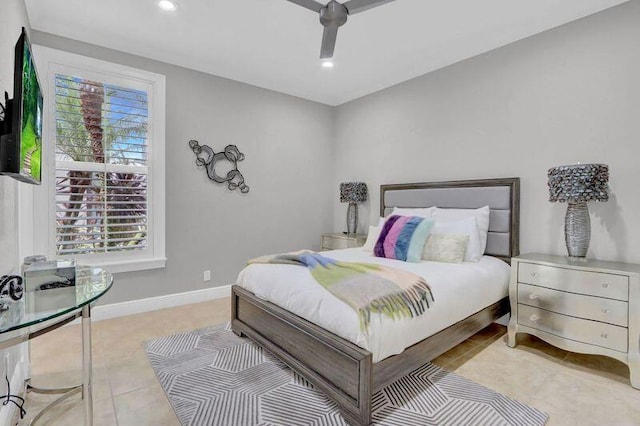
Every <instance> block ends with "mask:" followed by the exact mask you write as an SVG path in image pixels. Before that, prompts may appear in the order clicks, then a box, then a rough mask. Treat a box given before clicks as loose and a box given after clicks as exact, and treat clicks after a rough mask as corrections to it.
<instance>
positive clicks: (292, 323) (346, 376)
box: [231, 178, 520, 425]
mask: <svg viewBox="0 0 640 426" xmlns="http://www.w3.org/2000/svg"><path fill="white" fill-rule="evenodd" d="M490 186H508V187H509V188H510V214H511V216H510V223H509V231H510V237H511V238H510V243H509V245H510V247H509V251H510V256H517V255H518V234H519V202H520V201H519V186H520V181H519V179H518V178H506V179H488V180H473V181H452V182H430V183H417V184H402V185H382V186H381V187H380V214H381V215H384V210H385V205H384V199H385V198H384V195H385V192H386V191H388V190H394V191H397V190H404V189H408V190H411V189H422V188H466V187H490ZM425 207H428V206H425ZM510 256H499V257H501V258H502V259H503V260H505V261H509V258H510ZM508 312H509V301H508V297H505V298H504V299H502V300H500V301H498V302H496V303H494V304H493V305H491V306H488V307H486V308H485V309H482V310H481V311H479V312H476V313H475V314H473V315H471V316H469V317H467V318H465V319H464V320H462V321H460V322H458V323H455V324H453V325H451V326H450V327H448V328H446V329H444V330H442V331H440V332H438V333H436V334H434V335H432V336H430V337H428V338H426V339H424V340H422V341H420V342H418V343H416V344H415V345H413V346H411V347H409V348H407V349H405V351H404V352H402V353H400V354H398V355H394V356H391V357H389V358H386V359H384V360H382V361H380V362H377V363H373V362H372V354H371V352H369V351H367V350H366V349H363V348H360V347H359V346H356V345H355V344H353V343H351V342H349V341H348V340H345V339H343V338H341V337H339V336H336V335H335V334H333V333H331V332H329V331H327V330H325V329H323V328H322V327H319V326H317V325H315V324H313V323H311V322H309V321H307V320H305V319H303V318H301V317H299V316H297V315H295V314H293V313H291V312H289V311H287V310H285V309H283V308H281V307H279V306H277V305H275V304H273V303H270V302H267V301H264V300H262V299H259V298H258V297H256V296H255V295H254V294H253V293H251V292H249V291H247V290H245V289H243V288H241V287H239V286H237V285H234V286H232V289H231V318H232V321H231V327H232V330H233V332H234V333H236V334H237V335H239V336H248V337H249V338H251V339H253V340H254V341H256V342H257V343H258V344H260V345H261V346H263V347H264V348H266V349H267V350H269V351H270V352H272V353H273V354H274V355H276V356H277V357H278V358H280V359H281V360H282V361H283V362H284V363H285V364H287V365H288V366H289V367H291V368H292V369H293V370H294V371H296V372H297V373H298V374H300V375H301V376H303V377H304V378H305V379H307V380H308V381H309V382H310V383H312V384H313V385H314V386H316V387H317V388H318V389H319V390H321V391H322V392H324V393H325V394H326V395H327V396H328V397H329V398H331V399H332V400H334V401H335V402H336V403H337V404H338V407H339V408H340V411H341V413H342V415H343V416H344V418H345V419H346V420H347V421H348V422H349V423H350V424H354V425H368V424H370V423H371V411H372V410H371V397H372V395H373V394H374V393H375V392H377V391H378V390H380V389H382V388H384V387H385V386H387V385H389V384H391V383H393V382H394V381H396V380H397V379H399V378H401V377H403V376H404V375H406V374H408V373H410V372H411V371H413V370H415V369H416V368H418V367H420V366H422V365H424V364H426V363H427V362H429V361H431V360H432V359H434V358H436V357H438V356H439V355H441V354H443V353H445V352H446V351H448V350H449V349H451V348H453V347H454V346H456V345H458V344H460V343H462V342H463V341H464V340H466V339H467V338H469V337H470V336H473V335H474V334H476V333H477V332H479V331H480V330H482V329H483V328H485V327H486V326H488V325H489V324H491V323H492V322H494V321H495V320H496V319H498V318H500V317H502V316H503V315H505V314H506V313H508Z"/></svg>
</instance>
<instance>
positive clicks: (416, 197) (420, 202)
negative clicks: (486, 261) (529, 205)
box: [380, 178, 520, 261]
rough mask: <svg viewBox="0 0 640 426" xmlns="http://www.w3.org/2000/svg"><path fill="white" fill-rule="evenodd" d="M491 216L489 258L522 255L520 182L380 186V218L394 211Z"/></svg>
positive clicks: (507, 180)
mask: <svg viewBox="0 0 640 426" xmlns="http://www.w3.org/2000/svg"><path fill="white" fill-rule="evenodd" d="M487 205H488V206H489V208H490V209H491V216H490V222H489V235H488V237H487V248H486V251H485V254H487V255H490V256H495V257H499V258H501V259H504V260H506V261H509V259H510V258H511V257H512V256H517V255H518V254H519V247H518V240H519V234H520V232H519V230H520V178H504V179H482V180H460V181H449V182H425V183H410V184H394V185H381V186H380V215H381V216H386V215H388V214H389V213H391V211H392V210H393V208H394V207H413V208H416V207H432V206H437V207H442V208H458V209H476V208H479V207H483V206H487Z"/></svg>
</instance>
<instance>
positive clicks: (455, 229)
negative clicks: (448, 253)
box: [422, 216, 483, 262]
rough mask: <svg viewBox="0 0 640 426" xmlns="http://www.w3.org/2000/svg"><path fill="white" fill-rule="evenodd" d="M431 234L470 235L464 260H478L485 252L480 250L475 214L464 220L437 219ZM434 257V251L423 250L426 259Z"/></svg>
mask: <svg viewBox="0 0 640 426" xmlns="http://www.w3.org/2000/svg"><path fill="white" fill-rule="evenodd" d="M431 234H445V235H468V236H469V244H467V250H466V252H465V253H464V260H465V261H466V262H477V261H479V260H480V258H481V257H482V253H483V252H482V250H480V235H479V232H478V224H477V220H476V218H475V217H473V216H471V217H467V218H465V219H462V220H455V219H454V220H450V219H446V218H438V219H435V222H434V224H433V228H431ZM427 242H428V241H427ZM427 247H428V244H426V245H425V250H426V248H427ZM433 257H434V254H433V253H428V252H427V253H425V252H424V251H423V252H422V258H423V259H425V260H426V259H429V258H433Z"/></svg>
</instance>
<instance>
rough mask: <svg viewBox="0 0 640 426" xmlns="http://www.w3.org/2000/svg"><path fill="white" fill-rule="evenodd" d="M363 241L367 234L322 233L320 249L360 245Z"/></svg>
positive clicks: (336, 248)
mask: <svg viewBox="0 0 640 426" xmlns="http://www.w3.org/2000/svg"><path fill="white" fill-rule="evenodd" d="M365 241H367V236H366V235H364V234H356V235H347V234H322V241H321V243H320V245H321V247H322V251H326V250H338V249H346V248H353V247H362V246H363V245H364V243H365Z"/></svg>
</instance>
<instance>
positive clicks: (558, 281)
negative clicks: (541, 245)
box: [508, 254, 640, 389]
mask: <svg viewBox="0 0 640 426" xmlns="http://www.w3.org/2000/svg"><path fill="white" fill-rule="evenodd" d="M509 299H510V301H511V319H510V320H509V327H508V344H509V346H510V347H515V346H516V334H517V333H528V334H532V335H534V336H537V337H539V338H541V339H542V340H545V341H546V342H548V343H551V344H552V345H554V346H557V347H559V348H562V349H565V350H568V351H572V352H580V353H585V354H596V355H605V356H608V357H611V358H615V359H617V360H619V361H622V362H624V363H625V364H627V365H628V366H629V371H630V378H631V386H633V387H634V388H636V389H640V265H635V264H628V263H619V262H606V261H599V260H591V259H588V260H572V259H570V258H568V257H564V256H551V255H544V254H527V255H523V256H519V257H514V258H512V259H511V282H510V284H509Z"/></svg>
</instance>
